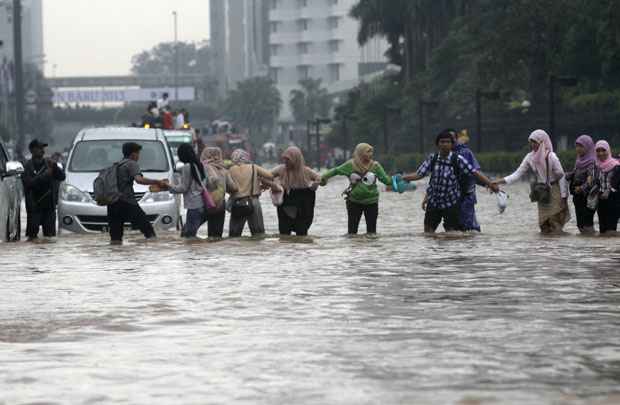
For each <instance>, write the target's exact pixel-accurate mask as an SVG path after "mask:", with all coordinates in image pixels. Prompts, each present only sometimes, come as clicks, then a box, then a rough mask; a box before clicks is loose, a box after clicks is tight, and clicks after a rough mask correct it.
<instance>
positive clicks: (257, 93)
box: [225, 77, 282, 145]
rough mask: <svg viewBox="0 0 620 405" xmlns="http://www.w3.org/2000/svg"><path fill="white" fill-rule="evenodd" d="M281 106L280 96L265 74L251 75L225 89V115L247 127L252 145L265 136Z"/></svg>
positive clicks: (265, 137)
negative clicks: (234, 85) (263, 75)
mask: <svg viewBox="0 0 620 405" xmlns="http://www.w3.org/2000/svg"><path fill="white" fill-rule="evenodd" d="M281 108H282V97H281V96H280V92H279V91H278V89H277V87H276V86H275V83H274V82H273V81H272V80H271V79H270V78H268V77H255V78H251V79H247V80H244V81H242V82H239V83H237V88H236V89H234V90H231V91H229V92H228V96H227V99H226V102H225V115H226V116H227V117H228V118H230V119H231V120H232V121H233V122H234V123H235V124H236V125H239V126H242V127H245V128H248V129H249V131H250V137H251V141H252V142H253V143H254V145H261V144H262V143H264V142H265V141H267V140H268V139H269V135H270V132H271V131H272V130H273V128H274V125H275V122H276V119H277V117H278V115H279V114H280V110H281Z"/></svg>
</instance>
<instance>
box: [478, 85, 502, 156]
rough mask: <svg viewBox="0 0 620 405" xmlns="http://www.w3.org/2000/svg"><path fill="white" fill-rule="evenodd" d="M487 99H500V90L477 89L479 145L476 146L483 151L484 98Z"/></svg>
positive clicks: (479, 150)
mask: <svg viewBox="0 0 620 405" xmlns="http://www.w3.org/2000/svg"><path fill="white" fill-rule="evenodd" d="M483 98H484V99H487V100H498V99H499V92H498V91H483V90H480V89H477V90H476V131H477V134H478V145H477V146H478V147H477V148H476V149H477V151H478V152H481V151H482V99H483Z"/></svg>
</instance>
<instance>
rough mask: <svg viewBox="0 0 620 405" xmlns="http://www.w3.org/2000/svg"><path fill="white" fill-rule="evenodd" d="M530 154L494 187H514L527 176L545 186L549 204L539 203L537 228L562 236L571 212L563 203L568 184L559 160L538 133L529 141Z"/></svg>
mask: <svg viewBox="0 0 620 405" xmlns="http://www.w3.org/2000/svg"><path fill="white" fill-rule="evenodd" d="M529 143H530V147H531V148H532V151H531V152H530V153H528V154H527V155H526V156H525V158H524V159H523V162H521V165H520V166H519V168H518V169H517V171H516V172H514V173H513V174H511V175H510V176H508V177H505V178H503V179H500V180H498V181H497V182H496V184H508V185H510V184H513V183H515V182H517V181H518V180H519V179H521V178H522V177H523V176H524V175H525V174H527V173H528V172H533V173H534V174H535V175H536V182H537V183H541V184H546V185H547V186H548V187H549V189H550V199H549V201H548V202H541V201H538V225H539V226H540V231H541V232H542V233H544V234H553V233H561V232H562V229H563V228H564V225H566V223H567V222H568V221H569V220H570V211H569V210H568V204H567V202H566V200H567V198H568V183H567V182H566V178H565V176H564V169H563V168H562V163H560V159H559V158H558V156H557V155H556V154H555V153H554V152H553V144H552V143H551V138H549V135H548V134H547V133H546V132H545V131H543V130H541V129H538V130H536V131H534V132H532V134H531V135H530V137H529Z"/></svg>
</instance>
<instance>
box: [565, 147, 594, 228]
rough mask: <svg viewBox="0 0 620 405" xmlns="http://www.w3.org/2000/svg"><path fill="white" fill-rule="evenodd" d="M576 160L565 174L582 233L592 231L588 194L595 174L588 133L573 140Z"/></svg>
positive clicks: (592, 217) (592, 211)
mask: <svg viewBox="0 0 620 405" xmlns="http://www.w3.org/2000/svg"><path fill="white" fill-rule="evenodd" d="M575 152H576V153H577V160H576V161H575V168H574V169H573V171H572V172H571V173H567V174H566V180H567V181H568V184H569V187H568V188H569V190H570V193H571V195H572V196H573V204H574V205H575V216H576V217H577V228H579V231H580V232H581V233H582V234H587V235H590V234H593V233H594V214H595V213H596V211H595V210H592V209H590V208H588V194H589V193H590V190H591V189H592V185H593V182H594V177H595V174H596V151H595V150H594V141H593V140H592V138H591V137H590V136H588V135H581V136H580V137H579V138H577V140H576V141H575Z"/></svg>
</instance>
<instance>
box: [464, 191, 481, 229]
mask: <svg viewBox="0 0 620 405" xmlns="http://www.w3.org/2000/svg"><path fill="white" fill-rule="evenodd" d="M476 202H477V200H476V194H475V193H470V194H465V195H464V196H463V197H462V198H461V202H460V204H459V210H460V214H459V219H460V224H461V230H463V231H478V232H480V224H479V223H478V218H476Z"/></svg>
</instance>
